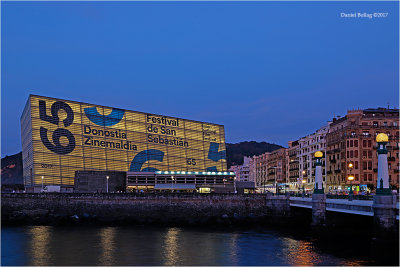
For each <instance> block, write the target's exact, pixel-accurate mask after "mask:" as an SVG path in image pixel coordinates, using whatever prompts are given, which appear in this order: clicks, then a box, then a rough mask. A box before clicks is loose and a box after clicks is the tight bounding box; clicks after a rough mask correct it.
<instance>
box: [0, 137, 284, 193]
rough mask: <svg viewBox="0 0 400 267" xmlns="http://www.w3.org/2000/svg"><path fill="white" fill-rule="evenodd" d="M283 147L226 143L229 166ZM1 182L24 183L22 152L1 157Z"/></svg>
mask: <svg viewBox="0 0 400 267" xmlns="http://www.w3.org/2000/svg"><path fill="white" fill-rule="evenodd" d="M279 148H282V146H280V145H276V144H270V143H267V142H255V141H250V142H248V141H245V142H240V143H237V144H230V143H226V157H227V162H228V168H229V167H230V166H232V165H240V164H243V157H244V156H247V157H249V156H254V155H261V154H263V153H265V152H272V151H274V150H276V149H279ZM1 184H2V185H23V184H24V180H23V176H22V152H19V153H17V154H15V155H11V156H5V157H4V158H2V159H1Z"/></svg>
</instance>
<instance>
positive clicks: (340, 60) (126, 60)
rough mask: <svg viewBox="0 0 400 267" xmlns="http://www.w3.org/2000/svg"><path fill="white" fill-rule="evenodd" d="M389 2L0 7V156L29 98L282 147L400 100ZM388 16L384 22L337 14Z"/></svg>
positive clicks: (11, 142) (394, 10)
mask: <svg viewBox="0 0 400 267" xmlns="http://www.w3.org/2000/svg"><path fill="white" fill-rule="evenodd" d="M398 5H399V3H398V2H379V3H378V2H353V3H348V2H295V3H293V2H247V3H244V2H147V3H144V2H57V3H55V2H2V3H1V7H2V8H1V41H2V42H1V48H2V54H1V57H2V62H1V64H2V65H1V67H2V69H1V78H2V79H1V87H2V88H1V89H2V90H1V97H2V98H1V111H2V112H1V120H2V123H1V126H2V133H1V136H2V137H1V138H2V140H1V142H2V156H5V155H10V154H14V153H17V152H19V151H21V141H20V139H21V134H20V131H21V130H20V116H21V114H22V110H23V108H24V105H25V103H26V100H27V98H28V96H29V94H38V95H45V96H50V97H56V98H63V99H68V100H76V101H82V102H88V103H93V104H99V105H105V106H111V107H117V108H124V109H130V110H137V111H142V112H150V113H155V114H163V115H168V116H176V117H181V118H186V119H192V120H200V121H206V122H213V123H218V124H223V125H225V132H226V141H227V142H240V141H250V140H255V141H267V142H271V143H276V144H280V145H283V146H287V142H288V141H289V140H295V139H297V138H300V137H302V136H305V135H307V134H310V133H312V132H313V131H315V130H317V129H318V128H319V127H321V126H323V125H324V124H325V123H326V122H327V121H328V120H330V119H332V117H333V116H335V115H342V116H343V115H345V114H346V112H347V110H348V109H352V108H357V107H359V108H369V107H386V106H387V102H389V103H390V106H391V107H393V106H397V107H398V105H399V104H398V102H399V91H398V88H399V52H398V48H399V26H398V24H399V17H398V15H399V14H398V10H399V7H398ZM341 12H344V13H351V12H367V13H374V12H388V13H389V14H388V17H387V18H373V19H368V18H341V17H340V13H341Z"/></svg>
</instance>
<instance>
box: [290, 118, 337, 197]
mask: <svg viewBox="0 0 400 267" xmlns="http://www.w3.org/2000/svg"><path fill="white" fill-rule="evenodd" d="M330 124H331V122H328V123H327V124H326V125H324V126H322V127H321V128H319V129H318V130H317V131H315V132H314V133H312V134H310V135H307V136H305V137H303V138H300V139H299V140H298V143H299V144H298V153H297V157H298V160H299V176H300V177H299V179H298V183H299V185H300V184H301V182H302V180H305V187H306V188H307V189H309V190H311V189H313V188H314V182H315V158H314V153H315V152H317V151H321V152H323V154H324V157H323V158H322V180H323V183H324V187H325V184H326V170H325V166H326V157H325V154H326V153H325V152H326V140H325V139H326V134H327V133H328V131H329V128H330Z"/></svg>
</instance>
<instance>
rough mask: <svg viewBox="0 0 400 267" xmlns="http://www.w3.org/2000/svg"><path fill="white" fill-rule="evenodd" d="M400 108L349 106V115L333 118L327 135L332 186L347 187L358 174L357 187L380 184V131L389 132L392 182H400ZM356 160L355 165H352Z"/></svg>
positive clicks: (328, 182) (337, 187)
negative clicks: (351, 107)
mask: <svg viewBox="0 0 400 267" xmlns="http://www.w3.org/2000/svg"><path fill="white" fill-rule="evenodd" d="M398 123H399V109H387V108H377V109H372V108H370V109H364V110H360V109H357V110H349V111H348V112H347V115H346V116H344V117H342V118H338V119H333V121H332V124H331V125H330V129H329V133H328V134H327V135H326V145H327V149H326V158H327V159H328V161H327V184H328V190H343V189H345V188H346V186H347V187H348V186H349V184H350V182H349V181H348V180H347V177H348V176H349V175H350V174H352V175H354V178H355V179H354V181H353V182H352V184H353V186H354V189H355V190H356V191H358V190H365V189H366V188H367V187H369V188H370V189H372V188H374V187H376V184H377V168H378V157H377V152H376V141H375V137H376V135H378V134H379V133H385V134H387V135H388V136H389V143H388V145H387V148H388V166H389V183H390V184H391V185H392V186H395V187H398V186H399V124H398ZM349 163H352V166H353V167H352V168H349V167H348V166H349Z"/></svg>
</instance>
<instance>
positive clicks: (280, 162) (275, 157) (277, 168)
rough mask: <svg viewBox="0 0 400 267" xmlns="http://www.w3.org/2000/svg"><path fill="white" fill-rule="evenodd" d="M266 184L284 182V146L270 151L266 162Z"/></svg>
mask: <svg viewBox="0 0 400 267" xmlns="http://www.w3.org/2000/svg"><path fill="white" fill-rule="evenodd" d="M267 170H268V176H267V184H270V185H276V184H280V183H286V148H280V149H277V150H274V151H272V152H271V154H270V157H269V160H268V162H267Z"/></svg>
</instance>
